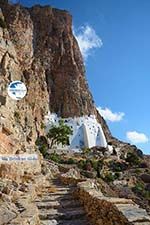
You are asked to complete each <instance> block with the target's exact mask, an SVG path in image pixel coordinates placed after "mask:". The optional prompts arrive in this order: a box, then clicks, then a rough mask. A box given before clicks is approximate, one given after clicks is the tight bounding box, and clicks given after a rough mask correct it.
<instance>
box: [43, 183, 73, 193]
mask: <svg viewBox="0 0 150 225" xmlns="http://www.w3.org/2000/svg"><path fill="white" fill-rule="evenodd" d="M52 188H56V190H58V191H65V190H70V189H71V188H69V187H64V186H62V187H57V186H55V185H52V186H47V187H44V189H43V192H44V191H46V190H48V189H52ZM72 189H73V188H72Z"/></svg>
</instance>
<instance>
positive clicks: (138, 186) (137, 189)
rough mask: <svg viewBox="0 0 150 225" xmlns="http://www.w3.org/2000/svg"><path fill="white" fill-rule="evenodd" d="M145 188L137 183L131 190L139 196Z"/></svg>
mask: <svg viewBox="0 0 150 225" xmlns="http://www.w3.org/2000/svg"><path fill="white" fill-rule="evenodd" d="M144 189H145V187H144V184H143V183H141V182H137V183H136V185H135V186H134V187H133V188H132V190H133V191H134V192H135V193H136V194H140V193H142V192H143V191H144Z"/></svg>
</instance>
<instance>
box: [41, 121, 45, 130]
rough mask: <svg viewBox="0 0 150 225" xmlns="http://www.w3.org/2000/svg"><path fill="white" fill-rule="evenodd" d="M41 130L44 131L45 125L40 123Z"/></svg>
mask: <svg viewBox="0 0 150 225" xmlns="http://www.w3.org/2000/svg"><path fill="white" fill-rule="evenodd" d="M41 129H42V130H43V129H45V124H44V123H43V122H41Z"/></svg>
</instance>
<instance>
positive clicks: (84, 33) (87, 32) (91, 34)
mask: <svg viewBox="0 0 150 225" xmlns="http://www.w3.org/2000/svg"><path fill="white" fill-rule="evenodd" d="M73 30H74V29H73ZM74 35H75V37H76V39H77V41H78V44H79V47H80V50H81V53H82V55H83V57H84V59H85V60H86V59H87V57H88V56H89V55H90V54H91V50H92V49H94V48H101V46H102V45H103V43H102V40H101V38H100V37H99V36H98V35H97V34H96V32H95V30H94V29H93V28H92V27H91V26H89V25H85V26H82V27H80V28H79V29H78V31H75V30H74Z"/></svg>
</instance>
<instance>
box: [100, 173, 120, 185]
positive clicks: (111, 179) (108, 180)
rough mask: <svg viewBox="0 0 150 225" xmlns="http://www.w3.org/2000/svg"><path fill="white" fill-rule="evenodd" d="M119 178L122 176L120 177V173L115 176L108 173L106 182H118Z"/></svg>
mask: <svg viewBox="0 0 150 225" xmlns="http://www.w3.org/2000/svg"><path fill="white" fill-rule="evenodd" d="M119 176H120V174H119V175H118V173H115V174H113V173H111V172H109V173H107V174H106V175H105V178H104V180H105V181H106V182H108V183H109V182H113V181H114V180H116V179H117V178H119Z"/></svg>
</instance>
